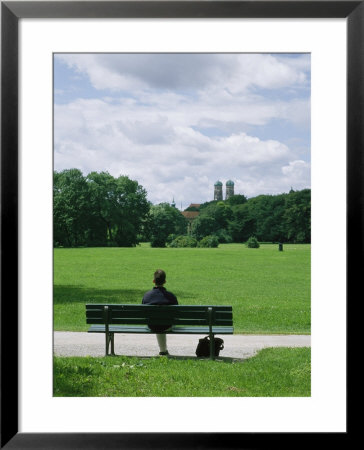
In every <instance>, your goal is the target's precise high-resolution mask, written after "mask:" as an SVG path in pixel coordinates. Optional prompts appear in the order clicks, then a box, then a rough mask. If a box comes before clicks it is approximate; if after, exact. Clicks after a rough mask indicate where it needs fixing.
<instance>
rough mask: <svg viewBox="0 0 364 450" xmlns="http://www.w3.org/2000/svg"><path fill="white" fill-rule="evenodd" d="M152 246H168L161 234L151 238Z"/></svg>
mask: <svg viewBox="0 0 364 450" xmlns="http://www.w3.org/2000/svg"><path fill="white" fill-rule="evenodd" d="M150 246H151V247H162V248H163V247H165V246H166V242H165V240H164V239H163V238H161V237H160V236H152V237H151V239H150Z"/></svg>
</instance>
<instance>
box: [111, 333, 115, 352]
mask: <svg viewBox="0 0 364 450" xmlns="http://www.w3.org/2000/svg"><path fill="white" fill-rule="evenodd" d="M110 339H111V354H112V356H115V352H114V333H110Z"/></svg>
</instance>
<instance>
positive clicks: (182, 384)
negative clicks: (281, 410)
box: [53, 336, 311, 397]
mask: <svg viewBox="0 0 364 450" xmlns="http://www.w3.org/2000/svg"><path fill="white" fill-rule="evenodd" d="M180 339H183V336H180ZM220 355H221V356H222V354H220ZM53 374H54V384H53V395H54V396H55V397H309V396H310V395H311V351H310V348H307V347H302V348H267V349H263V350H261V351H260V352H259V353H258V354H257V355H256V356H254V357H252V358H248V359H245V360H242V359H232V358H227V359H224V358H223V356H222V358H221V359H220V360H216V361H210V360H208V359H198V358H186V359H179V358H178V357H176V358H174V357H173V356H172V357H170V358H168V359H167V358H159V357H156V358H137V357H127V356H116V357H112V358H111V357H108V358H91V357H67V358H61V357H55V358H54V370H53Z"/></svg>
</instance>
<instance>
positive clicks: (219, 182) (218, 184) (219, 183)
mask: <svg viewBox="0 0 364 450" xmlns="http://www.w3.org/2000/svg"><path fill="white" fill-rule="evenodd" d="M214 186H222V183H221V181H216V183H215V184H214Z"/></svg>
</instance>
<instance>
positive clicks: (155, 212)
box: [149, 203, 187, 247]
mask: <svg viewBox="0 0 364 450" xmlns="http://www.w3.org/2000/svg"><path fill="white" fill-rule="evenodd" d="M186 229H187V222H186V219H185V218H184V217H183V215H182V214H181V213H180V211H179V210H178V209H176V208H173V207H172V206H170V205H169V204H168V203H160V204H159V205H153V206H152V207H151V208H150V215H149V233H150V245H151V246H152V247H165V246H166V243H167V239H168V236H170V235H171V234H176V235H179V234H184V233H185V232H186Z"/></svg>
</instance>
